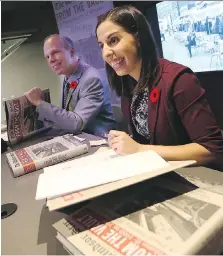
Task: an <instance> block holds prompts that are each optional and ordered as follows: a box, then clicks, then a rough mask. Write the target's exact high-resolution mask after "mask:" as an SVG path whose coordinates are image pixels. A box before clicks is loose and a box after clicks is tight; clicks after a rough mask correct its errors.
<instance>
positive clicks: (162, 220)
mask: <svg viewBox="0 0 223 256" xmlns="http://www.w3.org/2000/svg"><path fill="white" fill-rule="evenodd" d="M158 180H159V179H157V184H153V185H151V186H148V184H147V183H145V184H142V185H141V186H140V188H139V186H137V189H136V187H132V188H130V189H129V188H128V189H124V190H122V191H118V192H116V193H115V194H114V193H111V194H109V195H107V196H105V197H103V199H98V200H96V201H95V202H93V203H91V204H89V205H87V206H85V207H83V208H82V209H80V210H79V211H76V212H74V213H73V214H71V215H70V216H69V217H67V218H63V219H62V220H60V221H59V222H57V223H55V224H54V225H53V227H54V228H55V229H56V230H57V232H58V234H60V235H61V236H63V237H64V238H66V240H68V241H69V242H70V243H71V244H72V245H73V247H74V248H75V249H77V250H78V251H80V252H81V253H83V254H84V255H117V254H118V255H149V254H150V255H151V254H152V255H158V254H159V255H161V254H173V253H174V254H175V253H177V254H199V253H202V254H219V253H220V252H221V251H222V250H223V239H222V237H223V236H222V235H223V196H222V195H220V194H216V193H213V192H210V191H206V190H204V189H200V188H196V187H194V188H191V189H189V191H188V192H185V193H183V192H180V191H182V184H180V185H179V186H174V184H175V183H174V184H172V183H171V182H170V184H168V182H167V181H165V182H164V181H163V182H161V183H160V182H158ZM179 188H180V190H179ZM112 202H114V203H112Z"/></svg>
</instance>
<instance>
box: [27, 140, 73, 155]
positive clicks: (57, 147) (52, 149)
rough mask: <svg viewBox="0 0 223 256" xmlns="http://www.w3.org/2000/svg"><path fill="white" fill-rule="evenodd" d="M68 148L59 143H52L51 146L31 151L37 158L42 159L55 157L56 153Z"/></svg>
mask: <svg viewBox="0 0 223 256" xmlns="http://www.w3.org/2000/svg"><path fill="white" fill-rule="evenodd" d="M67 149H68V148H67V147H65V146H64V145H62V144H61V143H59V142H54V143H52V144H48V145H44V146H40V147H38V148H35V149H32V152H33V154H35V155H36V157H38V158H44V157H47V156H51V155H55V154H57V153H60V152H63V151H65V150H67Z"/></svg>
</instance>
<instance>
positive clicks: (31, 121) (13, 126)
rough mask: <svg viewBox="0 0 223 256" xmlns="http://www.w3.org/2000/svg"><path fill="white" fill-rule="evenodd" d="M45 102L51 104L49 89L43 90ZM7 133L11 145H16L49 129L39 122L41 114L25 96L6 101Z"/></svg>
mask: <svg viewBox="0 0 223 256" xmlns="http://www.w3.org/2000/svg"><path fill="white" fill-rule="evenodd" d="M43 100H44V101H46V102H49V103H50V92H49V89H46V90H43ZM5 111H6V121H7V132H8V139H9V143H10V144H16V143H18V142H20V141H22V140H24V139H26V138H28V137H29V136H32V135H34V134H36V133H37V132H41V131H44V130H46V129H49V127H44V123H43V122H42V121H40V120H38V117H39V113H38V111H37V109H36V106H34V105H32V104H31V103H30V102H29V101H28V100H27V98H26V97H25V96H21V97H18V98H15V99H11V100H7V101H5Z"/></svg>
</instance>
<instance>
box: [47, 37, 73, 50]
mask: <svg viewBox="0 0 223 256" xmlns="http://www.w3.org/2000/svg"><path fill="white" fill-rule="evenodd" d="M53 36H58V37H59V38H60V40H61V42H62V43H63V45H64V48H65V49H66V50H72V49H74V42H73V41H72V40H71V39H70V38H69V37H67V36H61V35H60V34H52V35H49V36H47V37H46V38H45V39H44V43H45V42H46V41H47V40H48V39H49V38H50V37H53Z"/></svg>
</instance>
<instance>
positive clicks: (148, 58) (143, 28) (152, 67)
mask: <svg viewBox="0 0 223 256" xmlns="http://www.w3.org/2000/svg"><path fill="white" fill-rule="evenodd" d="M106 20H110V21H112V22H113V23H115V24H117V25H119V26H121V27H122V28H123V29H124V30H125V31H126V32H128V33H130V34H131V35H133V36H134V38H135V39H136V46H137V48H138V55H139V57H140V58H141V59H142V67H141V73H140V78H139V81H138V84H137V85H136V81H135V80H134V79H133V78H132V77H130V76H129V75H125V76H121V77H120V76H118V75H117V74H116V72H115V71H114V70H113V68H111V67H110V66H109V65H108V64H107V63H106V64H105V65H106V71H107V76H108V81H109V84H110V86H111V88H112V89H114V90H115V91H116V93H117V95H118V96H124V95H125V96H129V95H130V94H132V93H137V92H140V91H143V90H145V89H150V87H151V85H152V83H153V81H154V79H155V77H156V74H157V70H158V66H159V64H158V63H159V62H158V54H157V49H156V45H155V42H154V38H153V33H152V31H151V28H150V25H149V23H148V22H147V20H146V18H145V16H144V15H143V14H142V13H141V12H140V11H139V10H138V9H136V8H135V7H133V6H121V7H116V8H114V9H112V10H110V11H109V12H107V13H105V14H103V15H101V16H99V17H98V23H97V26H96V30H95V32H96V36H97V29H98V27H99V25H100V24H101V23H103V22H104V21H106Z"/></svg>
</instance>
